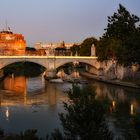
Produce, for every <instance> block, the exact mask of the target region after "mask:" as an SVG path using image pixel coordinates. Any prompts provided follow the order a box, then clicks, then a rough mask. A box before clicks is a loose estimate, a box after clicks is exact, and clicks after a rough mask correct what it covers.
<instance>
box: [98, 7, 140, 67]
mask: <svg viewBox="0 0 140 140" xmlns="http://www.w3.org/2000/svg"><path fill="white" fill-rule="evenodd" d="M138 22H139V17H137V16H136V15H133V14H130V13H129V11H127V10H126V8H125V7H124V6H122V5H121V4H120V5H119V9H118V11H117V13H116V12H115V13H114V14H113V16H111V17H108V25H107V28H106V29H105V31H106V32H105V33H104V34H103V37H102V38H101V39H100V41H99V44H98V45H97V54H98V57H99V60H102V61H103V60H107V59H116V60H117V61H118V63H120V64H124V65H130V64H131V63H132V62H138V63H140V59H139V58H140V57H139V52H140V46H139V44H140V39H139V36H140V31H139V27H138V26H137V25H138ZM102 55H104V56H102Z"/></svg>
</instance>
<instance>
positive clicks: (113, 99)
mask: <svg viewBox="0 0 140 140" xmlns="http://www.w3.org/2000/svg"><path fill="white" fill-rule="evenodd" d="M88 85H90V86H92V87H93V88H94V89H95V90H96V98H97V99H107V100H108V101H109V102H110V107H109V112H110V113H112V112H113V111H115V110H116V112H117V113H116V114H117V115H115V117H114V115H112V116H111V117H110V123H114V125H115V126H117V129H116V128H114V127H113V129H115V131H118V132H119V131H121V130H122V129H124V131H123V132H124V133H125V128H126V127H127V128H128V126H127V125H129V123H128V122H130V116H133V115H135V114H139V113H140V90H137V89H133V88H125V87H119V86H113V85H109V84H104V83H99V82H96V81H94V80H93V81H89V84H88ZM81 86H82V85H81ZM84 86H85V85H84ZM71 87H72V85H71V84H70V83H63V84H54V83H48V82H47V81H45V80H44V79H43V78H42V77H35V78H26V77H24V76H19V77H12V76H11V77H7V78H5V80H4V81H3V82H1V83H0V128H2V129H4V130H5V131H6V132H7V133H19V132H20V131H24V130H26V129H37V130H38V135H40V136H43V137H44V136H45V135H46V134H47V133H51V132H52V131H53V130H54V129H55V128H60V129H61V125H60V121H59V117H58V113H60V112H63V111H64V110H63V104H62V102H63V101H67V95H66V93H64V91H65V90H68V89H69V88H71ZM122 124H124V125H122ZM125 124H126V125H125ZM130 129H131V126H130Z"/></svg>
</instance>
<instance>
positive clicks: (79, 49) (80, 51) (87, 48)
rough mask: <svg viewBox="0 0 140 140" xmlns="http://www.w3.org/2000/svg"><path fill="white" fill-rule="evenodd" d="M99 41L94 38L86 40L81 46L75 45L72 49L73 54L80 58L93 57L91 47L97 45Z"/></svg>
mask: <svg viewBox="0 0 140 140" xmlns="http://www.w3.org/2000/svg"><path fill="white" fill-rule="evenodd" d="M97 42H98V40H97V39H96V38H94V37H90V38H87V39H85V40H84V41H83V42H82V43H81V44H80V45H76V44H74V45H73V47H71V51H72V54H73V55H75V54H76V53H77V55H80V56H90V55H91V46H92V44H95V45H96V44H97Z"/></svg>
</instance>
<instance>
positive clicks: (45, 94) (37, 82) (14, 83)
mask: <svg viewBox="0 0 140 140" xmlns="http://www.w3.org/2000/svg"><path fill="white" fill-rule="evenodd" d="M1 89H2V90H1V93H3V94H0V105H1V106H15V105H35V104H38V105H40V104H47V105H49V106H53V105H56V104H57V100H65V97H64V96H63V95H62V90H63V88H61V89H59V85H56V84H50V83H45V81H44V79H42V77H36V78H26V77H24V76H19V77H12V76H9V77H6V78H5V79H4V81H3V83H2V85H1ZM58 89H59V90H58Z"/></svg>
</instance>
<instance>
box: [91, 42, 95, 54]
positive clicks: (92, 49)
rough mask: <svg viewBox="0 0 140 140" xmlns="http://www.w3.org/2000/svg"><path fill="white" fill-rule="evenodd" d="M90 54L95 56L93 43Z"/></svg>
mask: <svg viewBox="0 0 140 140" xmlns="http://www.w3.org/2000/svg"><path fill="white" fill-rule="evenodd" d="M91 56H96V48H95V45H94V44H92V46H91Z"/></svg>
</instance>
